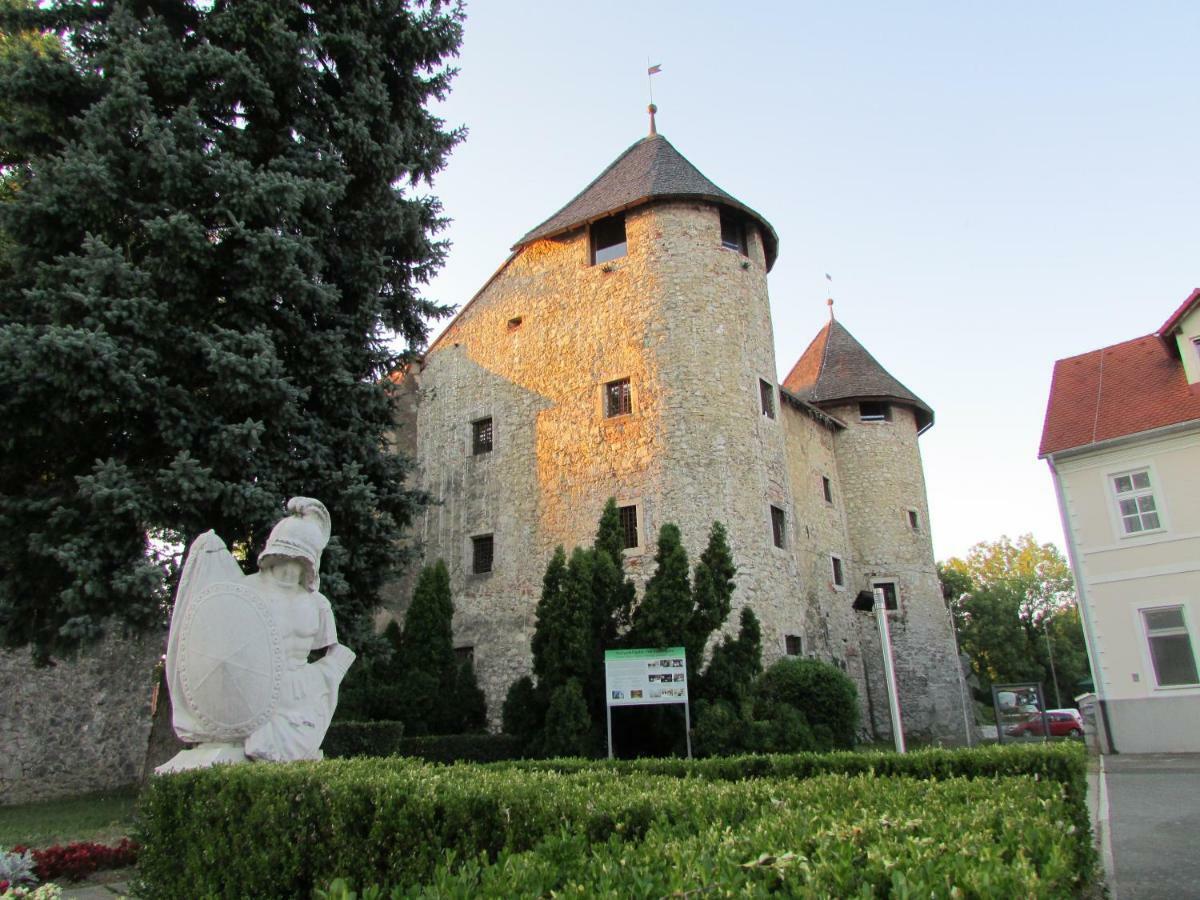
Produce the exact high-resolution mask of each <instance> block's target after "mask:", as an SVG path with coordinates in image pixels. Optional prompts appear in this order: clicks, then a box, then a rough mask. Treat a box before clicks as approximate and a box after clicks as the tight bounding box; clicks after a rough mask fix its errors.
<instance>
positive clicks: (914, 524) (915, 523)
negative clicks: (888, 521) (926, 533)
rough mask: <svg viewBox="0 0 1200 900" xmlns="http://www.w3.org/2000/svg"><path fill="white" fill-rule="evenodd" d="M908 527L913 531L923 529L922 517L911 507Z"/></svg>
mask: <svg viewBox="0 0 1200 900" xmlns="http://www.w3.org/2000/svg"><path fill="white" fill-rule="evenodd" d="M908 527H909V528H911V529H912V530H913V531H920V530H921V517H920V516H918V515H917V511H916V510H915V509H910V510H909V511H908Z"/></svg>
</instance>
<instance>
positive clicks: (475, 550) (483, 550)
mask: <svg viewBox="0 0 1200 900" xmlns="http://www.w3.org/2000/svg"><path fill="white" fill-rule="evenodd" d="M495 551H496V546H495V542H494V540H493V537H492V535H490V534H481V535H479V536H478V537H473V538H471V571H472V572H473V573H474V574H476V575H486V574H487V573H488V572H490V571H492V563H493V561H494V559H495Z"/></svg>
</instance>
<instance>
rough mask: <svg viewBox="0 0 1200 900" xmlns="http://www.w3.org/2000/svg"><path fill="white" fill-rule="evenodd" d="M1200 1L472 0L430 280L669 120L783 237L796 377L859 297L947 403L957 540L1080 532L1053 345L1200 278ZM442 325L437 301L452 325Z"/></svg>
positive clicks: (861, 327) (855, 312)
mask: <svg viewBox="0 0 1200 900" xmlns="http://www.w3.org/2000/svg"><path fill="white" fill-rule="evenodd" d="M1198 38H1200V3H1196V2H1194V0H1189V2H1179V3H1163V2H1140V3H1108V2H1088V3H1084V2H1059V3H1053V4H1047V3H1020V2H1018V3H1004V4H999V3H993V4H981V3H969V4H968V3H949V2H944V3H930V2H913V3H903V4H892V3H883V2H878V3H828V2H826V3H820V4H815V3H808V2H797V3H770V2H760V3H748V4H744V5H742V6H741V7H740V8H736V7H735V6H733V5H732V4H729V3H715V2H687V3H684V2H654V0H643V2H639V3H631V2H625V0H610V2H607V3H603V4H593V3H579V4H568V3H550V2H545V3H537V2H529V0H504V2H496V0H490V2H489V0H476V2H474V3H473V4H471V5H470V6H469V7H468V8H467V24H466V38H465V40H464V43H463V48H462V55H461V58H460V59H459V60H458V66H459V68H460V74H459V76H458V78H457V79H456V80H455V83H454V89H453V92H452V94H451V96H450V97H449V98H448V100H447V101H446V102H445V103H444V104H439V105H438V107H437V111H438V114H439V115H441V116H443V117H444V118H445V119H446V121H447V124H449V125H465V126H466V127H467V128H468V129H469V132H470V133H469V135H468V137H467V139H466V141H465V142H464V143H463V144H461V145H460V146H459V147H458V148H457V150H456V151H455V152H454V154H453V156H452V157H451V160H450V163H449V165H448V167H447V168H446V170H445V171H444V172H443V173H441V175H440V176H439V177H438V179H437V180H436V182H435V184H434V189H433V192H434V193H435V194H436V195H437V196H439V197H440V198H441V200H442V203H443V206H444V208H445V213H446V214H447V215H448V216H450V217H451V218H452V219H453V220H454V222H453V224H452V225H451V227H450V228H449V229H448V231H447V232H446V236H447V237H448V238H449V239H450V240H451V241H452V242H453V245H454V246H453V249H452V251H451V254H450V257H449V261H448V263H447V265H446V267H445V269H444V270H443V271H442V273H441V274H440V275H439V276H438V277H437V279H436V280H435V281H434V282H433V283H432V284H431V285H430V286H429V289H428V291H427V293H428V295H429V296H430V297H432V298H434V299H437V300H439V301H441V302H445V303H451V304H458V305H462V304H464V303H466V302H467V301H468V300H469V299H470V298H471V296H472V295H473V294H474V293H475V292H476V291H477V290H478V289H479V288H480V287H482V285H483V283H484V282H485V281H486V280H487V278H488V277H489V276H490V275H491V274H492V272H494V271H495V270H496V268H498V267H499V266H500V264H501V263H502V262H503V261H504V259H505V257H506V256H507V254H508V250H509V247H510V246H511V245H512V243H513V242H514V241H516V240H517V238H519V237H520V236H521V235H522V234H524V233H525V232H526V231H527V230H529V229H530V228H532V227H533V226H534V225H537V224H539V223H540V222H541V221H542V220H543V219H545V218H547V217H548V216H549V215H550V214H551V213H553V212H555V211H557V210H558V208H559V207H561V206H562V205H563V204H565V203H566V202H567V201H568V200H569V199H571V198H572V197H573V196H574V195H575V194H576V193H578V192H579V191H580V190H581V189H582V188H583V187H584V186H585V185H586V184H587V183H588V182H590V181H591V180H592V179H593V178H594V177H595V176H596V175H598V174H599V173H600V171H601V170H602V169H603V168H604V167H605V166H607V165H608V164H609V163H610V162H611V161H612V160H613V159H615V158H616V157H617V156H618V155H619V154H620V153H621V152H623V151H624V150H625V149H626V148H627V147H628V146H629V145H630V144H632V143H633V142H634V141H636V140H638V139H639V138H641V137H642V136H644V135H645V133H646V131H647V124H648V120H647V116H646V111H645V108H646V104H647V102H648V97H647V78H646V67H647V61H649V62H650V63H658V64H661V65H662V72H661V74H659V75H655V76H654V79H653V88H654V100H655V102H656V103H657V104H658V107H659V114H658V127H659V131H660V133H662V134H663V135H665V136H666V137H667V138H668V139H669V140H670V141H671V142H672V143H673V144H674V145H675V146H676V148H677V149H678V150H679V151H680V152H681V153H683V154H684V156H686V157H687V158H688V159H690V160H691V161H692V163H693V164H695V165H696V166H697V168H699V169H700V171H701V172H703V173H704V174H705V175H707V176H708V177H709V178H710V179H711V180H712V181H714V182H715V183H716V184H718V185H720V186H721V187H722V188H724V189H725V190H726V191H728V192H729V193H731V194H733V195H734V196H735V197H737V198H738V199H740V200H741V201H742V202H744V203H746V204H747V205H749V206H750V207H752V208H754V209H756V210H757V211H758V212H759V213H761V214H762V215H763V216H764V217H765V218H766V219H767V220H768V221H769V222H771V224H772V225H774V226H775V229H776V231H778V233H779V236H780V252H779V260H778V262H777V263H776V265H775V268H774V269H773V271H772V272H771V275H770V278H769V289H770V294H771V309H772V314H773V318H774V324H775V352H776V362H777V364H778V368H779V374H780V376H783V375H786V373H787V371H788V370H789V369H790V368H791V366H792V364H793V363H794V362H795V361H796V359H797V358H798V357H799V355H800V354H801V353H802V352H803V351H804V348H805V347H806V346H807V345H808V343H809V341H810V340H812V338H813V337H814V336H815V334H816V333H817V332H818V331H819V330H820V328H821V327H822V326H823V325H824V323H825V321H826V320H827V316H828V312H827V309H826V306H825V299H826V296H827V291H828V288H829V287H830V285H829V283H828V282H826V280H825V273H829V274H830V275H831V276H832V277H833V282H832V291H833V296H834V299H835V311H836V314H837V317H838V320H839V321H840V322H842V323H843V324H844V325H845V326H846V327H847V328H848V329H849V330H850V332H851V333H852V334H854V335H855V337H857V338H858V339H859V340H860V341H861V342H862V343H863V344H864V345H865V346H866V348H867V349H868V350H869V351H871V353H872V354H874V356H875V357H876V358H877V359H878V360H879V361H880V362H881V363H882V364H883V366H884V367H885V368H887V369H888V371H890V372H891V373H892V374H893V375H894V376H896V377H897V378H899V379H900V380H901V381H902V382H904V384H906V385H907V386H908V387H909V388H910V389H911V390H913V391H914V392H915V393H916V394H917V395H918V396H920V397H921V398H923V399H924V400H925V401H926V402H927V403H928V404H929V405H930V406H932V407H933V409H934V410H935V412H936V415H937V420H936V424H935V425H934V427H933V428H932V429H930V430H929V431H928V432H926V434H925V435H924V437H922V439H921V445H922V452H923V454H924V459H925V473H926V481H927V485H928V492H929V504H930V516H931V520H932V521H931V525H932V529H933V538H934V549H935V552H936V554H937V557H938V558H939V559H944V558H946V557H948V556H951V555H960V554H962V553H964V552H965V551H966V550H967V549H968V548H969V547H970V546H971V545H972V544H974V543H976V542H978V541H982V540H994V539H995V538H998V537H999V536H1000V535H1002V534H1008V535H1010V536H1016V535H1017V534H1020V533H1024V532H1027V531H1028V532H1032V533H1033V534H1034V536H1035V537H1036V538H1037V539H1038V540H1042V541H1053V542H1055V543H1056V544H1058V545H1059V546H1060V547H1062V546H1063V544H1062V528H1061V524H1060V522H1059V517H1058V509H1057V506H1056V503H1055V500H1054V492H1053V488H1052V484H1051V480H1050V475H1049V472H1048V470H1047V467H1046V464H1045V463H1044V462H1042V461H1040V460H1038V459H1037V449H1038V441H1039V438H1040V435H1041V423H1042V417H1043V415H1044V412H1045V407H1046V398H1047V393H1048V391H1049V386H1050V375H1051V368H1052V366H1053V363H1054V360H1056V359H1058V358H1061V357H1065V356H1072V355H1074V354H1077V353H1083V352H1086V351H1088V350H1092V349H1096V348H1098V347H1102V346H1106V345H1108V344H1113V343H1117V342H1119V341H1122V340H1126V339H1129V338H1133V337H1137V336H1139V335H1143V334H1148V333H1150V332H1153V331H1155V330H1156V329H1157V328H1158V326H1159V325H1161V324H1162V323H1163V321H1165V319H1166V318H1167V316H1168V315H1169V314H1170V313H1171V312H1172V311H1173V310H1174V309H1175V308H1176V307H1177V306H1178V305H1179V304H1180V303H1181V302H1182V301H1183V299H1184V298H1185V297H1186V296H1187V295H1188V293H1190V292H1191V290H1192V289H1193V288H1195V287H1198V286H1200V175H1198V165H1197V163H1198V160H1200V103H1198V92H1200V78H1198V77H1197V73H1196V47H1197V45H1198V43H1200V42H1198ZM439 327H440V326H439Z"/></svg>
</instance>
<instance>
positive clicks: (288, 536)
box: [258, 497, 330, 591]
mask: <svg viewBox="0 0 1200 900" xmlns="http://www.w3.org/2000/svg"><path fill="white" fill-rule="evenodd" d="M287 511H288V514H287V515H286V516H284V517H283V518H282V519H280V520H279V522H277V523H276V525H275V527H274V528H272V529H271V536H270V537H269V538H267V545H266V546H265V547H264V548H263V551H262V553H260V554H259V555H258V567H259V568H260V569H261V568H263V566H265V565H270V564H271V562H272V560H276V559H291V560H298V561H299V562H301V563H303V564H304V568H305V586H306V587H307V588H308V589H309V590H310V591H315V590H318V589H319V588H320V586H321V551H322V550H324V549H325V545H326V544H328V543H329V534H330V522H329V510H327V509H326V508H325V504H323V503H322V502H321V501H320V500H313V499H312V498H311V497H293V498H292V499H291V500H289V501H288V503H287Z"/></svg>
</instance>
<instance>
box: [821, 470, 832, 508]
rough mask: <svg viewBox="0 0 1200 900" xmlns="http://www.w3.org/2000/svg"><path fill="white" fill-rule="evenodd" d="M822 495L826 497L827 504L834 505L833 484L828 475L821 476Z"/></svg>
mask: <svg viewBox="0 0 1200 900" xmlns="http://www.w3.org/2000/svg"><path fill="white" fill-rule="evenodd" d="M821 493H823V494H824V495H825V502H826V503H829V504H832V503H833V482H832V481H830V480H829V476H828V475H822V476H821Z"/></svg>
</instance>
